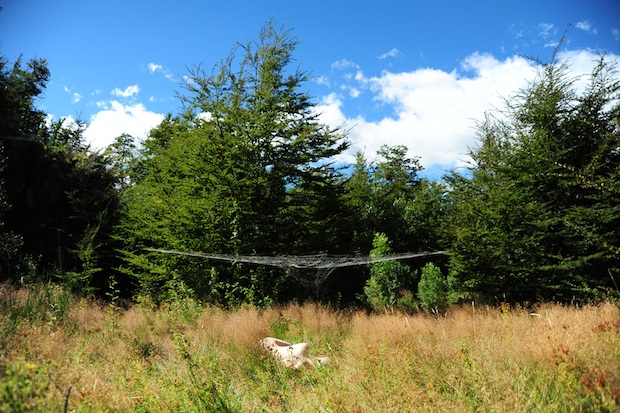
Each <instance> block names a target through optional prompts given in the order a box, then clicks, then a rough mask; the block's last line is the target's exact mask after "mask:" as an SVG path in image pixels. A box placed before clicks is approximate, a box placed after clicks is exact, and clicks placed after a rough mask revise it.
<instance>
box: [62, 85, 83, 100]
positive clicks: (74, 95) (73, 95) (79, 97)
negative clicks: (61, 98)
mask: <svg viewBox="0 0 620 413" xmlns="http://www.w3.org/2000/svg"><path fill="white" fill-rule="evenodd" d="M63 90H64V92H65V93H69V94H70V95H71V103H72V104H74V103H78V102H79V101H80V100H82V98H83V97H84V96H82V95H80V94H79V93H77V92H74V91H72V90H71V89H69V88H68V87H67V86H63Z"/></svg>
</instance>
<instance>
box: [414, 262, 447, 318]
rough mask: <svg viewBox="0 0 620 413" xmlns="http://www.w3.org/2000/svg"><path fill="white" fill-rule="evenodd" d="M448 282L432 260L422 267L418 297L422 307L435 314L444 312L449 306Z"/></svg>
mask: <svg viewBox="0 0 620 413" xmlns="http://www.w3.org/2000/svg"><path fill="white" fill-rule="evenodd" d="M448 294H449V289H448V282H447V280H446V278H445V277H444V276H443V274H442V273H441V269H440V268H439V267H437V266H436V265H435V264H433V263H432V262H429V263H428V264H426V265H425V266H424V268H422V275H421V277H420V282H419V283H418V298H419V299H420V302H421V304H422V307H423V308H424V309H425V310H427V311H430V312H432V313H434V314H440V313H443V312H444V311H445V310H446V308H447V306H448Z"/></svg>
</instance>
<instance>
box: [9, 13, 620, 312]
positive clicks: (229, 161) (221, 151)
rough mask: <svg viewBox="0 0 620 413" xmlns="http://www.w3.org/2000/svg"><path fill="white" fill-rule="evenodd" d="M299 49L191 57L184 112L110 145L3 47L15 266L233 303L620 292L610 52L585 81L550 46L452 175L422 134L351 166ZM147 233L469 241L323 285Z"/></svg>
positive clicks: (279, 33)
mask: <svg viewBox="0 0 620 413" xmlns="http://www.w3.org/2000/svg"><path fill="white" fill-rule="evenodd" d="M297 45H298V40H297V39H296V38H295V37H294V36H293V35H292V33H291V31H290V30H286V29H284V28H277V27H276V26H275V24H274V23H273V21H270V22H268V23H267V24H266V25H265V26H264V27H263V28H262V30H261V31H260V33H259V36H258V39H257V40H255V41H249V42H247V43H244V44H241V43H240V44H237V45H236V46H235V47H234V48H233V50H232V51H231V54H230V55H229V56H228V57H226V58H225V59H223V60H222V61H221V62H219V63H218V64H216V65H215V66H214V67H213V68H211V69H209V70H206V69H204V68H203V67H201V66H197V67H195V68H194V69H192V70H190V73H189V76H188V81H187V82H186V83H185V85H184V90H183V91H179V93H178V95H179V98H180V100H181V101H182V103H183V107H184V109H183V110H182V111H181V113H178V114H176V115H173V114H169V115H168V116H167V117H166V118H165V119H164V120H163V121H162V122H161V123H160V124H159V125H158V126H157V127H155V128H154V129H153V130H151V131H150V133H149V135H148V138H147V139H146V140H145V141H144V142H143V143H142V145H140V146H138V145H137V143H136V142H135V140H134V139H133V138H132V137H131V136H129V135H121V136H119V137H117V139H116V140H115V142H114V143H113V144H112V145H110V146H109V147H108V148H107V149H106V150H105V151H101V152H94V151H92V150H91V148H90V147H89V146H88V145H87V144H86V143H85V142H84V137H83V132H84V128H85V124H84V123H81V122H78V123H77V124H72V125H66V124H65V123H64V121H63V120H59V121H55V122H51V123H50V122H48V121H47V120H46V114H45V113H44V112H43V111H41V110H40V109H37V108H36V104H35V103H36V99H37V98H38V97H39V96H40V95H41V94H42V93H43V91H44V89H45V86H46V83H47V82H48V80H49V77H50V73H49V70H48V69H47V62H46V61H45V60H43V59H32V60H30V61H28V62H27V63H24V62H23V61H22V60H21V59H18V60H17V61H16V62H14V63H13V64H11V63H10V62H9V61H8V60H7V59H6V58H4V57H1V58H0V136H1V139H0V151H1V152H0V173H1V175H0V177H1V178H0V279H2V280H6V281H9V282H15V283H16V282H28V283H30V282H42V281H52V282H57V283H60V284H63V285H65V286H67V287H68V288H71V289H72V290H74V291H76V292H79V293H82V294H94V295H95V296H99V297H103V298H105V297H118V296H124V297H128V298H130V297H137V296H150V297H151V298H152V299H153V300H154V301H156V302H158V301H161V300H166V299H167V298H170V297H179V294H181V295H185V296H191V297H194V298H197V299H200V300H203V301H206V302H211V303H215V304H218V305H225V306H237V305H241V304H244V303H250V304H254V305H259V306H268V305H272V304H276V303H283V302H286V301H290V300H299V299H302V300H303V299H307V298H313V299H319V300H324V301H330V302H334V303H340V304H342V305H348V304H354V303H356V304H359V303H366V304H368V305H370V306H372V307H374V308H379V307H390V306H394V305H401V306H409V307H412V306H415V305H417V304H416V303H418V302H419V303H421V305H422V307H424V308H426V309H427V310H431V309H434V311H439V310H440V308H441V307H442V305H443V304H445V303H446V302H447V301H449V300H465V299H467V300H469V299H476V300H482V301H486V302H494V303H498V302H500V301H502V302H504V301H508V302H535V301H549V300H552V301H559V302H570V301H580V302H584V301H597V300H602V299H610V298H613V297H615V298H618V296H619V294H620V290H619V289H618V285H617V282H618V280H617V278H618V273H619V270H620V176H619V174H620V121H619V119H620V95H619V91H620V84H619V82H618V80H617V79H618V76H617V72H616V70H617V62H614V61H612V62H610V61H608V59H607V58H606V56H604V55H602V56H601V57H600V60H599V61H598V62H597V64H596V67H595V69H594V70H593V72H592V74H591V75H590V78H589V85H588V87H587V88H586V89H585V90H583V91H578V90H577V88H576V83H575V82H576V80H577V79H574V78H571V77H569V75H568V74H569V70H568V67H567V62H565V61H561V60H559V59H557V54H556V53H554V54H553V56H552V58H551V59H550V61H549V62H545V63H543V62H537V68H538V77H537V78H536V79H535V80H534V81H533V82H532V83H531V84H530V85H529V86H528V87H527V88H525V89H524V90H521V91H519V92H518V93H516V94H515V95H514V96H511V97H509V98H506V101H505V108H503V110H502V111H501V112H500V111H497V112H495V113H488V114H487V115H486V116H485V118H484V119H481V120H480V121H479V122H478V126H477V138H478V146H477V147H475V148H471V149H470V153H469V155H470V157H471V159H472V161H473V162H472V164H471V167H470V168H469V170H468V172H467V173H465V174H460V173H457V172H456V171H449V172H447V173H446V175H445V176H444V178H443V180H442V181H433V180H429V179H425V178H421V177H420V176H419V172H420V171H421V170H422V168H421V166H420V163H419V159H418V158H415V157H413V158H411V157H408V155H407V153H408V148H406V147H404V146H392V147H390V146H383V147H382V148H381V149H380V150H379V151H378V153H377V159H376V160H369V159H368V158H367V157H366V156H365V155H364V154H362V153H357V154H356V157H355V162H354V163H353V164H352V165H345V166H342V165H336V164H334V163H333V161H332V160H333V159H334V157H335V156H337V155H339V154H342V153H343V152H344V151H345V150H347V149H348V148H349V142H348V140H347V135H346V132H345V131H343V130H342V129H338V128H336V129H334V128H330V127H328V126H327V125H324V124H322V123H321V122H320V120H319V115H318V114H317V113H316V110H315V109H316V104H315V103H314V102H313V100H312V97H311V96H309V95H308V93H306V92H304V91H303V86H304V84H305V82H307V81H308V77H309V74H308V73H307V72H305V71H303V70H302V69H301V68H300V67H299V66H298V65H295V58H294V52H295V49H296V46H297ZM414 149H415V148H414ZM146 248H151V249H167V250H179V251H200V252H205V253H213V254H229V255H305V254H317V253H323V254H357V255H367V254H369V253H372V254H386V253H389V252H408V251H439V250H448V251H450V253H449V255H447V256H445V257H439V258H433V259H432V263H431V264H429V262H428V260H426V261H424V260H409V261H404V262H398V263H397V262H391V263H378V264H373V265H371V266H370V267H350V268H343V269H338V270H336V271H334V272H333V273H332V274H331V276H330V277H329V278H327V280H322V281H321V284H320V288H316V287H317V286H316V285H315V286H314V287H315V288H309V287H308V285H309V283H310V284H311V282H310V281H311V280H312V279H314V278H317V279H318V278H320V277H318V275H317V276H316V277H315V274H303V273H302V272H301V271H293V270H290V269H281V268H274V267H265V266H257V265H249V264H242V263H222V262H216V261H213V260H206V259H200V258H195V257H188V256H182V255H166V254H161V253H156V252H153V251H147V250H145V249H146ZM300 279H301V280H305V282H300ZM323 281H324V282H323ZM315 282H319V281H315Z"/></svg>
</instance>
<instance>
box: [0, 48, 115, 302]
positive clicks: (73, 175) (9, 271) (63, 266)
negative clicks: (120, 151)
mask: <svg viewBox="0 0 620 413" xmlns="http://www.w3.org/2000/svg"><path fill="white" fill-rule="evenodd" d="M48 79H49V70H48V68H47V62H46V61H45V60H42V59H32V60H30V61H29V62H28V63H27V64H26V65H25V67H24V65H23V62H22V61H21V59H18V60H17V61H16V62H15V63H14V64H13V65H12V66H9V64H8V62H7V61H6V59H4V58H2V59H0V136H1V137H2V141H3V144H4V149H5V151H4V155H5V158H4V169H3V171H2V177H3V181H4V185H5V187H4V190H5V197H6V198H5V201H6V202H5V205H6V210H5V211H4V216H3V219H4V222H5V228H4V231H5V234H6V236H4V237H3V240H4V242H6V243H7V244H6V245H5V247H3V249H4V250H5V251H8V250H11V251H12V252H11V254H14V255H17V256H19V257H20V260H21V262H22V263H23V264H27V265H26V266H25V265H21V266H20V267H19V268H17V267H13V268H10V267H9V266H7V267H4V268H2V271H3V273H2V276H3V277H7V278H9V279H19V278H21V277H22V276H32V277H33V278H34V277H37V278H41V277H44V278H47V277H48V276H49V274H50V273H51V272H53V273H56V274H58V275H59V276H60V278H61V280H62V281H66V282H69V283H71V284H72V285H73V286H76V287H78V288H80V289H82V288H84V289H85V290H89V291H90V290H92V289H93V288H95V289H96V288H105V287H106V286H107V280H106V279H105V277H94V275H95V274H96V273H97V272H98V270H97V269H99V268H102V267H104V266H105V265H104V263H103V262H102V261H100V259H101V258H102V257H103V256H106V259H107V260H108V264H110V263H111V255H112V254H111V252H112V251H111V250H110V249H109V248H108V247H106V245H107V244H108V241H109V240H110V234H111V229H112V226H113V224H114V216H115V213H116V211H117V206H118V202H117V196H116V191H115V190H114V185H115V177H114V176H112V175H111V174H109V173H108V171H107V169H106V166H105V163H104V160H103V159H102V157H101V155H100V154H97V153H93V152H92V151H90V149H89V148H88V147H87V146H86V145H85V144H84V143H83V130H84V127H85V125H84V124H83V123H79V122H78V123H77V124H74V125H65V122H64V121H63V120H59V121H56V122H46V114H45V113H44V112H43V111H41V110H39V109H37V108H36V105H35V101H36V99H37V98H38V97H39V96H40V95H41V94H42V92H43V90H44V89H45V86H46V83H47V81H48ZM7 240H8V241H7ZM17 240H19V242H16V241H17ZM18 244H19V248H16V246H18ZM95 250H97V252H95ZM110 265H112V264H110ZM5 271H6V272H5Z"/></svg>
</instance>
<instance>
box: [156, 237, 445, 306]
mask: <svg viewBox="0 0 620 413" xmlns="http://www.w3.org/2000/svg"><path fill="white" fill-rule="evenodd" d="M145 250H146V251H151V252H159V253H163V254H177V255H186V256H190V257H199V258H207V259H211V260H218V261H229V262H244V263H250V264H256V265H269V266H272V267H281V268H287V269H290V270H316V273H315V276H314V277H307V276H306V277H303V276H301V274H300V271H291V272H290V273H291V275H293V277H295V279H297V280H298V281H299V282H300V283H301V284H302V285H304V286H305V287H307V288H312V289H313V290H314V293H315V294H316V295H317V296H318V294H319V291H320V289H321V287H322V285H323V283H324V282H325V280H326V279H327V277H329V275H330V274H331V273H332V271H334V270H335V269H336V268H340V267H352V266H356V265H367V264H373V263H377V262H383V261H393V260H404V259H409V258H420V257H429V256H434V255H444V254H447V253H448V251H435V252H430V251H424V252H405V253H399V254H389V255H381V256H377V257H372V256H358V255H330V254H313V255H277V256H266V255H230V254H205V253H202V252H187V251H175V250H165V249H157V248H145Z"/></svg>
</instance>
